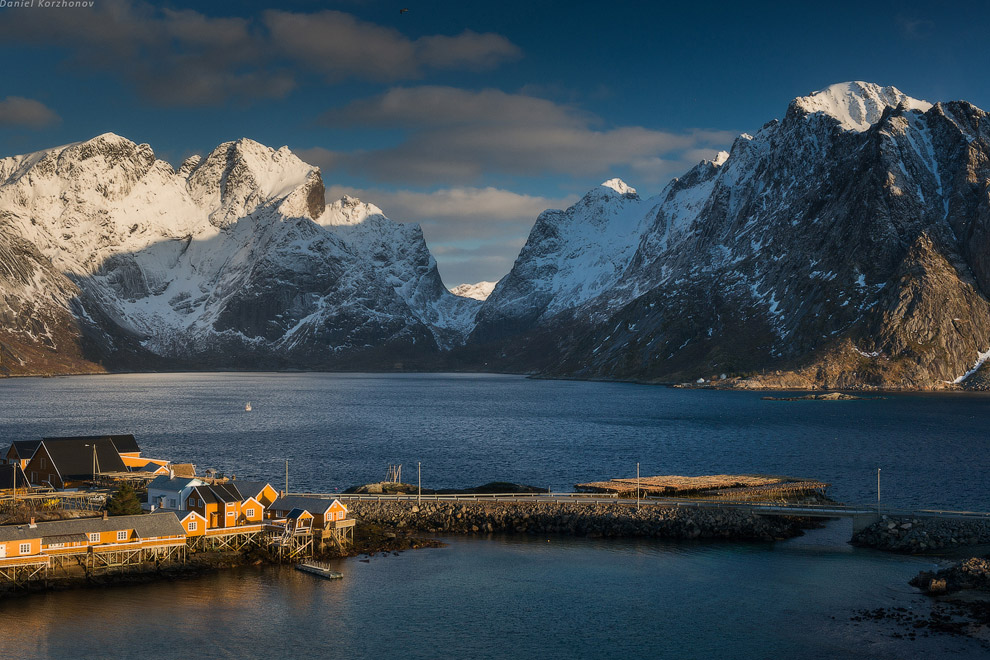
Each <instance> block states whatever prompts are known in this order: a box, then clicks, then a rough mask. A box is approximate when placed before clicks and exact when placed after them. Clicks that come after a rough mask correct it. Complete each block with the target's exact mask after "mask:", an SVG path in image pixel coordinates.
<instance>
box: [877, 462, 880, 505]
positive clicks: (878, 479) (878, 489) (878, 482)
mask: <svg viewBox="0 0 990 660" xmlns="http://www.w3.org/2000/svg"><path fill="white" fill-rule="evenodd" d="M879 510H880V468H877V511H879Z"/></svg>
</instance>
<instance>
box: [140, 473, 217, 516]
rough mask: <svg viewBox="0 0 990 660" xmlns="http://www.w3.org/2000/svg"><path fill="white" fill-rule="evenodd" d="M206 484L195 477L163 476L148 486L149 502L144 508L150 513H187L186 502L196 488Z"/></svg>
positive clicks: (156, 478)
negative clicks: (162, 510) (160, 510)
mask: <svg viewBox="0 0 990 660" xmlns="http://www.w3.org/2000/svg"><path fill="white" fill-rule="evenodd" d="M205 485H206V482H205V481H203V480H201V479H197V478H195V477H192V478H189V477H169V476H168V475H162V476H160V477H155V480H154V481H152V482H151V483H149V484H148V502H147V503H146V504H145V505H144V508H145V509H147V510H150V511H157V510H159V509H170V510H172V511H185V510H186V500H187V499H188V498H189V494H190V493H192V491H193V488H195V487H196V486H205Z"/></svg>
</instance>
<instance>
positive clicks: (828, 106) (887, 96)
mask: <svg viewBox="0 0 990 660" xmlns="http://www.w3.org/2000/svg"><path fill="white" fill-rule="evenodd" d="M899 106H904V107H905V108H906V109H908V110H920V111H922V112H927V111H928V110H929V109H930V108H931V107H932V104H931V103H929V102H927V101H922V100H920V99H915V98H912V97H910V96H908V95H907V94H905V93H904V92H902V91H901V90H899V89H897V88H896V87H883V86H881V85H877V84H876V83H870V82H863V81H859V80H854V81H850V82H842V83H836V84H834V85H829V86H828V87H826V88H825V89H822V90H819V91H817V92H814V93H813V94H809V95H808V96H800V97H798V98H796V99H794V100H793V101H791V108H794V109H796V110H799V111H802V112H803V113H805V114H807V115H812V114H816V113H821V114H824V115H827V116H829V117H832V118H833V119H836V120H837V121H838V122H839V125H840V126H841V127H842V128H843V129H845V130H847V131H856V132H858V133H862V132H863V131H865V130H867V129H868V128H870V126H872V125H873V124H875V123H877V122H878V121H879V120H880V118H881V117H882V116H883V112H884V110H886V109H887V108H897V107H899Z"/></svg>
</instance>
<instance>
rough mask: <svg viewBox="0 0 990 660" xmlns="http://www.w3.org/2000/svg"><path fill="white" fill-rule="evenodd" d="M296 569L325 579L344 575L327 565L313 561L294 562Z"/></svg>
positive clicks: (333, 578)
mask: <svg viewBox="0 0 990 660" xmlns="http://www.w3.org/2000/svg"><path fill="white" fill-rule="evenodd" d="M296 570H297V571H303V572H305V573H312V574H313V575H318V576H320V577H321V578H326V579H327V580H340V579H341V578H343V577H344V574H343V573H341V572H340V571H331V570H330V567H329V566H326V565H325V564H320V563H318V562H315V561H304V562H303V563H301V564H296Z"/></svg>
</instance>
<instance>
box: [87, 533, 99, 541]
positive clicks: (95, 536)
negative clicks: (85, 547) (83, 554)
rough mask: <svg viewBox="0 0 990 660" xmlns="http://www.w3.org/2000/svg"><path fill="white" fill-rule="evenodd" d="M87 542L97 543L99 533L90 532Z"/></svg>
mask: <svg viewBox="0 0 990 660" xmlns="http://www.w3.org/2000/svg"><path fill="white" fill-rule="evenodd" d="M89 542H90V543H99V542H100V533H99V532H90V535H89Z"/></svg>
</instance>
